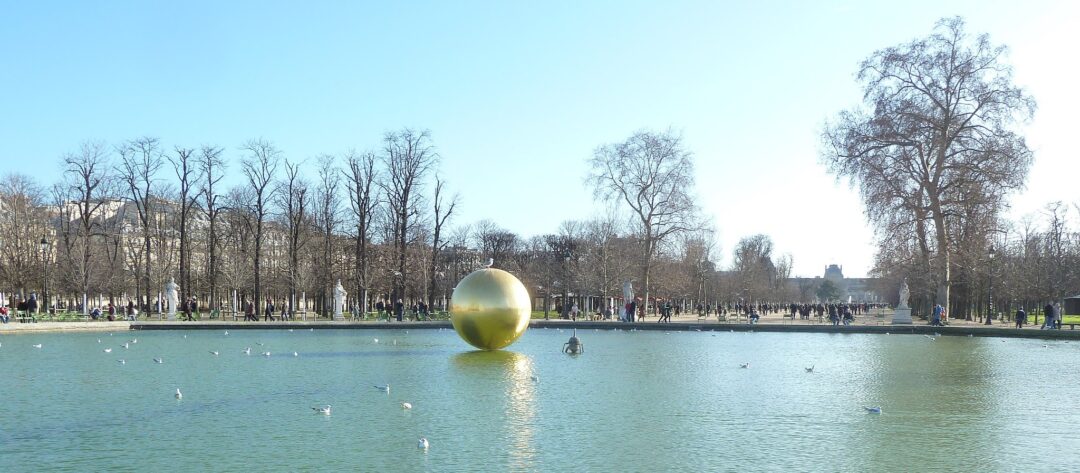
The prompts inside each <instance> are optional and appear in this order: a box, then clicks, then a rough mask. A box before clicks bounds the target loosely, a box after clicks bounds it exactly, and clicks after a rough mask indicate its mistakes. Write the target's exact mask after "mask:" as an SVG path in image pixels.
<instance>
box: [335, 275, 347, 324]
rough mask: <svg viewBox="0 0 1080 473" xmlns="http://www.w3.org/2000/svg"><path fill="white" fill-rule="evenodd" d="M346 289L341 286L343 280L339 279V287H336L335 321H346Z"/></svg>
mask: <svg viewBox="0 0 1080 473" xmlns="http://www.w3.org/2000/svg"><path fill="white" fill-rule="evenodd" d="M346 294H348V293H347V292H345V288H344V287H342V286H341V280H340V279H338V282H337V286H334V320H345V316H344V315H343V314H342V312H344V311H345V295H346Z"/></svg>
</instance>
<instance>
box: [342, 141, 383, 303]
mask: <svg viewBox="0 0 1080 473" xmlns="http://www.w3.org/2000/svg"><path fill="white" fill-rule="evenodd" d="M346 161H347V162H348V166H349V167H348V169H347V170H346V172H345V181H346V183H347V187H348V189H349V206H350V207H351V208H352V213H353V225H354V228H355V233H354V234H353V239H354V242H355V245H354V250H355V252H356V261H355V264H356V284H357V288H356V289H357V291H356V292H357V294H358V295H360V301H361V302H360V305H361V307H360V310H361V311H363V312H367V307H368V306H367V304H368V289H369V285H370V282H369V278H370V274H369V271H368V268H369V265H370V264H371V258H370V255H369V252H368V243H369V240H370V238H371V232H372V225H373V222H374V220H375V215H376V213H377V212H378V207H379V193H378V189H376V184H375V182H376V171H375V154H374V153H362V154H357V153H355V152H350V153H349V154H348V155H347V156H346Z"/></svg>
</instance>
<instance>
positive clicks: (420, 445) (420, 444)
mask: <svg viewBox="0 0 1080 473" xmlns="http://www.w3.org/2000/svg"><path fill="white" fill-rule="evenodd" d="M430 446H431V444H429V443H428V441H427V437H420V440H419V441H417V442H416V448H419V449H420V450H427V449H428V447H430Z"/></svg>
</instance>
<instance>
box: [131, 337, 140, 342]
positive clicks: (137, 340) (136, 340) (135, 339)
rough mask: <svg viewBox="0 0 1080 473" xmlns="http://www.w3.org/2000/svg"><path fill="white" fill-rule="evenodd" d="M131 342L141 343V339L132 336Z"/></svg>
mask: <svg viewBox="0 0 1080 473" xmlns="http://www.w3.org/2000/svg"><path fill="white" fill-rule="evenodd" d="M131 343H139V339H138V338H132V339H131Z"/></svg>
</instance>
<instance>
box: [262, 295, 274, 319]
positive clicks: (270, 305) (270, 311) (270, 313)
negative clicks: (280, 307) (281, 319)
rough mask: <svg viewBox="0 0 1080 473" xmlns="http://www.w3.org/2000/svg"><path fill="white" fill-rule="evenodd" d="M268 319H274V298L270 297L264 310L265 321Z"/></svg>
mask: <svg viewBox="0 0 1080 473" xmlns="http://www.w3.org/2000/svg"><path fill="white" fill-rule="evenodd" d="M267 320H269V321H271V322H273V321H274V300H273V299H270V298H269V297H267V298H266V310H265V311H264V312H263V322H266V321H267Z"/></svg>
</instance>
